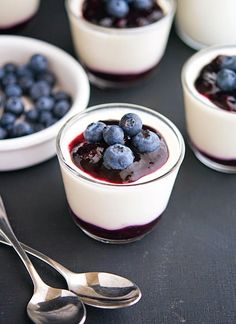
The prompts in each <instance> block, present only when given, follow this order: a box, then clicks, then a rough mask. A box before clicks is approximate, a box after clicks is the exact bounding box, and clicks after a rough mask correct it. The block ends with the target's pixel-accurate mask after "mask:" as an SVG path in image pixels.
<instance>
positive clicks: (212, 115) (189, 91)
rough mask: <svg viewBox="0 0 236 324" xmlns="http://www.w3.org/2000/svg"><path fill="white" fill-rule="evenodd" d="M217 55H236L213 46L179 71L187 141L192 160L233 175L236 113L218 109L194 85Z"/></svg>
mask: <svg viewBox="0 0 236 324" xmlns="http://www.w3.org/2000/svg"><path fill="white" fill-rule="evenodd" d="M219 55H228V56H233V55H236V46H213V47H210V48H207V49H204V50H201V51H200V52H198V53H196V54H195V55H193V56H192V57H191V58H190V59H189V60H188V61H187V62H186V63H185V66H184V68H183V70H182V86H183V94H184V103H185V114H186V124H187V131H188V136H189V140H190V143H191V146H192V149H193V151H194V153H195V155H196V157H197V158H198V159H199V160H200V161H201V162H203V163H204V164H205V165H207V166H208V167H210V168H212V169H214V170H217V171H221V172H227V173H236V144H235V138H236V112H230V111H227V110H224V109H222V108H219V107H218V106H216V105H215V104H214V103H213V102H212V101H210V100H209V99H208V98H206V97H205V96H203V95H202V94H201V93H199V92H198V91H197V89H196V87H195V81H196V79H197V77H198V75H199V73H200V71H201V69H202V68H203V67H205V66H206V65H207V64H209V63H210V62H212V61H213V60H214V59H215V58H216V57H217V56H219Z"/></svg>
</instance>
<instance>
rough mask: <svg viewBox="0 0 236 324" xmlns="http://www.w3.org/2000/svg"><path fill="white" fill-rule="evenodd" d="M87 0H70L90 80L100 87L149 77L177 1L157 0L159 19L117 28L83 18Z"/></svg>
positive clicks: (77, 46)
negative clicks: (133, 26)
mask: <svg viewBox="0 0 236 324" xmlns="http://www.w3.org/2000/svg"><path fill="white" fill-rule="evenodd" d="M83 3H84V0H67V1H66V8H67V12H68V16H69V21H70V26H71V32H72V38H73V42H74V46H75V50H76V52H77V54H78V57H79V59H80V60H81V62H82V63H83V64H84V66H85V67H86V69H87V72H88V75H89V79H90V81H91V82H92V83H94V84H95V85H97V86H99V87H101V88H109V87H112V88H116V87H122V86H127V85H129V84H130V83H133V82H136V81H138V80H140V79H142V78H144V77H145V76H147V75H148V74H149V73H150V72H151V71H152V70H153V69H154V68H155V67H156V66H157V64H158V63H159V61H160V60H161V58H162V56H163V54H164V52H165V48H166V44H167V41H168V37H169V33H170V28H171V25H172V21H173V17H174V14H175V8H176V2H175V0H158V1H157V0H155V2H154V3H155V5H157V4H158V5H159V7H160V8H161V10H162V11H163V17H162V18H160V20H158V21H156V22H153V23H150V24H148V25H145V26H142V27H135V28H114V27H113V26H112V27H102V26H100V25H96V24H93V23H91V22H89V21H88V20H86V19H85V18H84V17H83V10H82V6H83Z"/></svg>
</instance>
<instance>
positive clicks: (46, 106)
mask: <svg viewBox="0 0 236 324" xmlns="http://www.w3.org/2000/svg"><path fill="white" fill-rule="evenodd" d="M54 104H55V101H54V99H53V98H52V97H46V96H42V97H40V98H39V99H38V100H37V101H36V103H35V107H36V108H37V109H38V111H50V110H52V109H53V107H54Z"/></svg>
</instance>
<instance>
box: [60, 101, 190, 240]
mask: <svg viewBox="0 0 236 324" xmlns="http://www.w3.org/2000/svg"><path fill="white" fill-rule="evenodd" d="M126 113H136V114H138V115H139V116H140V118H141V119H142V121H143V123H144V124H145V125H148V126H150V127H152V128H153V129H156V130H158V132H160V133H161V134H162V136H163V137H164V139H165V141H166V143H167V147H168V150H169V158H168V160H167V162H166V163H165V164H164V165H163V166H162V167H161V168H160V169H159V170H157V171H155V172H153V173H151V174H149V175H148V176H145V177H143V178H141V179H139V180H138V181H136V182H133V183H130V184H112V183H108V182H105V181H100V180H99V179H96V178H94V177H92V176H89V175H88V174H86V173H85V172H83V171H82V170H80V169H79V168H77V167H76V166H75V165H74V163H73V162H72V160H71V157H70V152H69V144H70V143H71V142H72V140H73V139H74V138H75V137H76V136H78V135H79V134H81V133H82V132H83V131H84V130H85V129H86V127H87V126H88V125H89V124H90V123H92V122H94V121H98V120H109V119H113V120H114V119H115V120H120V119H121V117H122V116H123V115H124V114H126ZM184 152H185V146H184V141H183V138H182V135H181V134H180V132H179V130H178V129H177V128H176V126H175V125H174V124H173V123H172V122H171V121H170V120H168V119H167V118H166V117H164V116H162V115H160V114H159V113H157V112H155V111H153V110H151V109H147V108H145V107H140V106H136V105H131V104H105V105H100V106H95V107H93V108H90V109H88V110H86V111H85V112H83V113H81V114H79V115H76V116H74V117H73V118H72V119H70V120H69V121H68V122H67V123H66V124H65V125H64V127H63V128H62V129H61V131H60V133H59V135H58V138H57V154H58V159H59V162H60V167H61V172H62V177H63V181H64V186H65V191H66V196H67V200H68V204H69V206H70V209H71V211H72V215H73V218H74V221H75V223H76V224H77V225H78V226H79V227H80V228H81V229H82V230H83V231H84V232H85V233H86V234H88V235H89V236H91V237H92V238H94V239H96V240H99V241H102V242H108V243H127V242H132V241H135V240H137V239H140V238H142V237H143V236H144V235H145V234H147V233H148V232H149V231H150V230H151V229H152V228H153V227H154V226H155V225H156V224H157V223H158V221H159V220H160V216H161V215H162V214H163V212H164V210H165V209H166V206H167V204H168V201H169V198H170V195H171V191H172V188H173V185H174V182H175V179H176V176H177V173H178V171H179V168H180V165H181V163H182V161H183V158H184Z"/></svg>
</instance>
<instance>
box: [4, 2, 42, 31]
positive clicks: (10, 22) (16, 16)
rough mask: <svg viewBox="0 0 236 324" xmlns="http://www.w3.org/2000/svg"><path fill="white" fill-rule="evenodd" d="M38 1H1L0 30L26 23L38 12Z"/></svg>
mask: <svg viewBox="0 0 236 324" xmlns="http://www.w3.org/2000/svg"><path fill="white" fill-rule="evenodd" d="M39 2H40V0H22V1H19V0H1V10H0V29H10V28H14V27H16V26H18V25H21V24H24V23H26V22H27V21H28V20H29V19H30V18H32V17H33V16H34V14H35V13H36V11H37V10H38V7H39Z"/></svg>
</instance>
